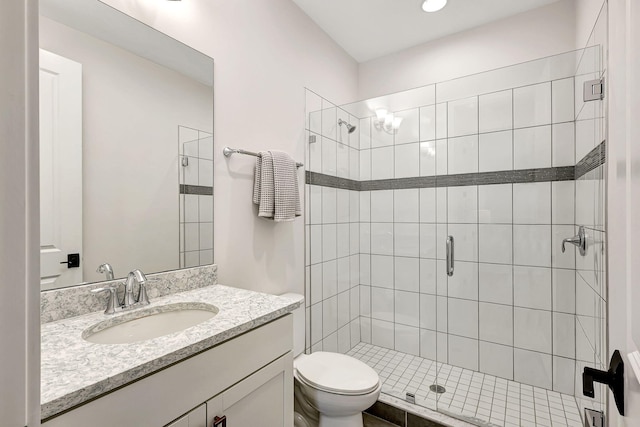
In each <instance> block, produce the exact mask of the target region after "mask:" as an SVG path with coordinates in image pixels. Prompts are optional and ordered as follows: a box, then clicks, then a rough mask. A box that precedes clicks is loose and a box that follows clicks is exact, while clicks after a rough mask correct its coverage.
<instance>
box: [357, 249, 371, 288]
mask: <svg viewBox="0 0 640 427" xmlns="http://www.w3.org/2000/svg"><path fill="white" fill-rule="evenodd" d="M359 266H360V283H361V284H363V285H370V284H371V255H367V254H360V262H359Z"/></svg>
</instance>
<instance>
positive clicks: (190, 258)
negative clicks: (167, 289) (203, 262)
mask: <svg viewBox="0 0 640 427" xmlns="http://www.w3.org/2000/svg"><path fill="white" fill-rule="evenodd" d="M184 257H185V258H184V262H185V267H187V268H189V267H197V266H199V265H200V252H199V251H193V252H185V253H184Z"/></svg>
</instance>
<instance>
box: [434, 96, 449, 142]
mask: <svg viewBox="0 0 640 427" xmlns="http://www.w3.org/2000/svg"><path fill="white" fill-rule="evenodd" d="M446 137H447V103H446V102H443V103H441V104H436V139H441V138H446Z"/></svg>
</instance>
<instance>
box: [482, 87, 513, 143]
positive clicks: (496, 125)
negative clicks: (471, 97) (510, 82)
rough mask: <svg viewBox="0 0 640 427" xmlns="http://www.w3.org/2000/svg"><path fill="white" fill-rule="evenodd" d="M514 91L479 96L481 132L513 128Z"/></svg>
mask: <svg viewBox="0 0 640 427" xmlns="http://www.w3.org/2000/svg"><path fill="white" fill-rule="evenodd" d="M512 102H513V99H512V91H511V90H505V91H502V92H495V93H490V94H487V95H481V96H480V97H479V104H480V105H479V109H480V112H479V114H480V133H484V132H495V131H501V130H507V129H511V127H512V125H513V111H512Z"/></svg>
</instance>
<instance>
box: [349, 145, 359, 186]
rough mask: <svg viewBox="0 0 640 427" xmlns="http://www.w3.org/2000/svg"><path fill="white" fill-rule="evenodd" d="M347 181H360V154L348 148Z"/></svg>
mask: <svg viewBox="0 0 640 427" xmlns="http://www.w3.org/2000/svg"><path fill="white" fill-rule="evenodd" d="M349 179H353V180H355V181H358V180H359V179H360V152H359V151H358V150H357V149H355V148H349Z"/></svg>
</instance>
